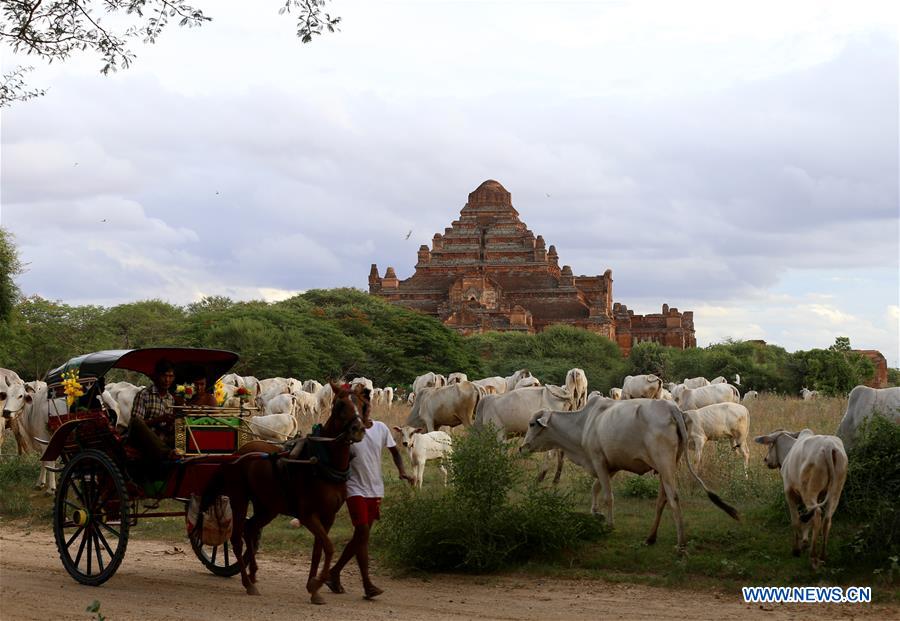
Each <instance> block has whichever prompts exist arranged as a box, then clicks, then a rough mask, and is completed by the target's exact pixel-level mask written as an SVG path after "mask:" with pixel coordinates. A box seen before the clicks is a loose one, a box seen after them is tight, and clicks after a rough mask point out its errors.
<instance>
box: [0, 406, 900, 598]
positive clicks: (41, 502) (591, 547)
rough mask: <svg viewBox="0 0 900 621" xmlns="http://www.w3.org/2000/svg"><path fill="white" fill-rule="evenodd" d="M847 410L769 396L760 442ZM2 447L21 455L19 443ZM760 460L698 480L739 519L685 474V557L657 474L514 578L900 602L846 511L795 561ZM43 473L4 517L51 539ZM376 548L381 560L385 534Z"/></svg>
mask: <svg viewBox="0 0 900 621" xmlns="http://www.w3.org/2000/svg"><path fill="white" fill-rule="evenodd" d="M845 405H846V401H845V400H842V399H821V400H818V401H812V402H802V401H799V400H795V399H783V398H779V397H768V396H763V397H761V398H760V399H759V400H758V401H756V402H755V403H752V404H751V405H750V416H751V423H750V426H751V435H754V436H755V435H759V434H762V433H767V432H770V431H772V430H774V429H778V428H784V429H790V430H799V429H802V428H804V427H809V428H810V429H813V430H814V431H816V432H818V433H834V430H835V429H836V428H837V425H838V422H839V420H840V418H841V416H842V414H843V410H844V407H845ZM407 413H408V408H405V407H403V406H395V408H394V410H393V411H392V412H391V413H390V414H387V413H385V412H380V413H378V415H376V418H380V419H381V420H384V422H386V423H387V424H388V425H394V424H400V423H402V420H403V419H404V418H405V416H406V414H407ZM457 433H464V431H462V430H460V431H458V432H457ZM4 448H5V449H7V450H14V448H13V446H12V445H11V444H10V443H7V445H6V446H5V447H4ZM751 452H752V453H751V463H750V472H749V476H747V477H745V476H744V472H743V466H742V462H741V459H740V458H739V456H738V454H736V453H733V452H732V451H730V450H729V449H728V447H727V445H725V443H722V444H717V443H710V444H708V445H707V447H706V449H705V451H704V459H703V463H702V466H701V471H700V472H701V476H702V478H703V479H704V480H705V481H706V482H707V484H708V485H709V486H710V487H711V488H713V489H715V490H716V491H718V492H719V493H720V495H721V496H722V497H723V498H724V499H725V500H726V501H728V502H730V503H731V504H733V505H735V506H736V507H737V508H738V510H739V511H740V513H741V517H742V520H741V522H735V521H733V520H731V519H730V518H728V517H727V516H726V515H725V514H724V513H723V512H721V511H720V510H718V509H717V508H716V507H714V506H713V505H712V503H710V502H709V501H708V500H707V499H706V496H705V494H703V493H702V492H701V491H700V489H699V486H697V485H696V483H695V482H693V480H692V479H691V478H690V475H689V474H688V473H687V471H686V469H685V468H684V467H683V466H682V469H681V470H682V471H681V473H680V476H679V491H680V495H681V498H682V505H683V511H684V519H685V525H686V529H687V535H688V548H687V554H686V555H684V556H679V555H677V554H676V553H675V529H674V525H673V522H672V519H671V515H670V513H669V512H668V511H667V512H666V513H665V514H664V516H663V521H662V526H661V528H660V533H659V539H658V542H657V544H656V545H655V546H645V545H644V544H643V541H644V538H645V537H646V535H647V533H648V532H649V529H650V525H651V522H652V519H653V514H654V507H655V502H656V500H655V498H656V490H657V481H656V479H655V477H652V476H650V475H645V476H643V477H635V476H633V475H629V474H627V473H620V474H619V475H618V476H617V477H616V479H614V483H615V484H614V493H615V520H616V528H615V530H613V531H611V532H609V533H608V534H607V535H606V536H604V537H603V538H601V539H600V540H599V541H596V542H593V543H588V544H579V547H577V548H576V549H572V550H569V551H568V552H567V553H566V554H565V555H564V556H563V557H561V558H557V559H554V560H552V561H544V562H540V563H530V564H526V565H523V566H521V567H518V568H514V569H513V570H512V571H513V572H514V573H521V574H522V575H527V576H542V575H552V576H556V577H579V578H584V577H596V578H603V579H605V580H611V581H621V582H640V583H646V584H652V585H664V586H672V587H679V588H689V589H690V588H709V587H718V588H721V589H726V590H736V589H737V588H739V587H740V586H742V585H817V584H837V585H850V584H853V585H871V586H873V592H874V596H875V597H876V599H878V600H881V601H900V568H898V567H897V564H896V562H895V563H894V567H866V566H859V565H857V564H855V561H854V559H853V557H852V554H851V553H849V552H848V549H847V544H848V542H849V540H850V539H851V537H852V535H853V533H854V531H855V529H856V527H857V525H856V524H853V523H851V522H850V521H849V520H845V519H842V516H841V513H840V511H839V512H838V514H837V515H836V518H835V524H834V528H833V531H832V537H831V541H830V545H829V562H828V564H827V565H826V566H825V567H824V568H823V569H821V570H820V571H818V572H813V571H812V569H811V568H810V565H809V560H808V558H807V557H806V555H805V554H804V555H803V556H801V557H800V558H794V557H792V556H791V554H790V526H789V522H788V515H787V510H786V509H785V508H784V504H783V500H782V492H781V478H780V476H779V473H778V472H777V471H771V470H768V469H767V468H766V467H765V465H764V464H763V463H762V458H763V455H764V449H763V447H761V446H760V445H757V444H755V443H754V444H753V445H752V447H751ZM4 455H6V452H4ZM539 459H540V458H539V457H532V458H530V459H525V460H523V467H524V468H525V469H527V470H529V471H534V472H536V471H537V468H538V463H539ZM383 467H384V473H385V482H386V488H387V489H386V498H385V508H386V509H389V508H390V506H391V504H392V503H396V502H408V501H410V500H412V499H413V498H414V496H415V494H416V492H415V491H413V490H411V489H410V488H409V486H408V485H407V484H405V483H401V482H400V481H399V479H398V477H397V473H396V469H395V468H394V466H393V464H392V462H391V461H390V458H389V456H388V455H387V453H385V456H384V460H383ZM37 472H38V469H37V463H36V459H35V458H34V456H28V457H25V458H18V457H12V458H8V457H5V456H4V457H3V462H2V464H0V518H2V520H3V522H6V523H9V522H10V521H14V522H15V523H16V524H18V525H19V526H21V527H22V528H27V529H30V530H34V529H45V530H46V531H47V536H48V538H50V537H52V532H51V528H50V520H49V512H50V506H51V500H50V498H49V497H48V496H47V495H45V494H44V493H43V492H37V491H33V490H32V489H31V486H32V485H33V482H34V480H36V478H37ZM529 476H530V475H529ZM441 482H442V477H441V474H440V472H439V471H438V470H437V467H436V466H434V465H432V464H429V466H428V468H427V470H426V475H425V486H426V488H439V487H441V485H442V483H441ZM560 485H561V486H562V487H563V489H564V490H566V491H567V492H569V493H571V494H572V496H573V498H574V501H575V503H576V506H577V507H578V509H579V510H582V509H583V510H584V512H588V510H589V508H590V486H591V479H590V478H589V477H588V476H587V475H586V474H585V473H584V472H583V471H582V470H581V469H580V468H578V467H576V466H574V465H573V464H571V463H567V464H566V466H565V471H564V473H563V477H562V481H561V483H560ZM350 531H351V528H350V523H349V519H348V517H347V514H346V512H345V511H342V512H341V513H340V515H339V517H338V521H337V523H336V524H335V527H334V529H333V531H332V533H333V535H334V539H335V540H336V541H338V542H339V543H340V544H343V542H344V541H346V540H347V539H348V538H349V535H350ZM132 536H134V537H138V538H151V539H161V540H168V541H171V542H172V544H173V545H179V546H180V547H181V546H186V539H185V536H184V525H183V520H182V519H181V518H165V519H156V520H145V521H143V522H141V523H140V524H139V525H138V527H137V528H135V529H133V530H132ZM298 548H300V549H304V550H309V549H311V537H310V536H309V534H308V533H307V532H306V531H305V530H304V531H301V530H296V529H293V528H291V527H290V526H289V525H288V519H287V518H279V519H277V520H276V521H275V522H273V523H272V525H270V526H269V527H268V528H267V529H266V530H265V532H264V534H263V554H285V555H286V554H291V553H294V552H295V551H296V550H297V549H298ZM372 551H373V555H374V557H375V559H376V561H377V559H378V558H379V544H378V537H377V527H376V530H375V536H374V539H373V546H372Z"/></svg>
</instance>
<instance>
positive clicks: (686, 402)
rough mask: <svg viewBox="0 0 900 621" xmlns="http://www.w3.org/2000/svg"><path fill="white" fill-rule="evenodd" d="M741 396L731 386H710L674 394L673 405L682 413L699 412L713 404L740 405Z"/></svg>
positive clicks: (688, 389)
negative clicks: (675, 404) (687, 411)
mask: <svg viewBox="0 0 900 621" xmlns="http://www.w3.org/2000/svg"><path fill="white" fill-rule="evenodd" d="M740 402H741V395H740V393H738V389H737V388H735V387H734V386H732V385H731V384H710V385H709V386H701V387H700V388H685V389H684V390H681V391H679V392H678V393H676V394H675V403H677V404H678V407H680V408H681V410H682V411H686V410H699V409H700V408H703V407H706V406H707V405H712V404H714V403H740Z"/></svg>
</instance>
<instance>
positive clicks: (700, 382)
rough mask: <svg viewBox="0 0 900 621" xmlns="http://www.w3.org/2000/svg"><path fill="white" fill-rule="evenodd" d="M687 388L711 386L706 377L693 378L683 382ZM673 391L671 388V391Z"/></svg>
mask: <svg viewBox="0 0 900 621" xmlns="http://www.w3.org/2000/svg"><path fill="white" fill-rule="evenodd" d="M681 383H682V385H683V386H684V387H685V388H700V387H701V386H709V384H710V381H709V380H708V379H706V378H705V377H691V378H689V379H685V380H684V381H683V382H681ZM669 390H671V388H670V389H669Z"/></svg>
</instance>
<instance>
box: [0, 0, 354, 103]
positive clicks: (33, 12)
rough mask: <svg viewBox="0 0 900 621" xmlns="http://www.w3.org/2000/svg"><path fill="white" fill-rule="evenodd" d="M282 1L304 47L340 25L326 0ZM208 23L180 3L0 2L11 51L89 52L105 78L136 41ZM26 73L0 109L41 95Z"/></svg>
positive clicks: (1, 30)
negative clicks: (171, 28)
mask: <svg viewBox="0 0 900 621" xmlns="http://www.w3.org/2000/svg"><path fill="white" fill-rule="evenodd" d="M280 2H281V8H280V9H279V13H282V14H284V13H289V14H291V13H292V14H294V15H296V16H297V36H298V37H299V38H300V40H301V41H302V42H303V43H309V42H310V41H312V39H313V37H315V36H317V35H321V34H323V33H324V32H334V31H335V29H336V28H337V25H338V23H340V21H341V18H340V17H336V16H335V17H332V16H331V15H329V14H328V13H327V12H326V11H325V6H326V4H327V2H328V0H280ZM104 16H106V17H109V21H106V20H104V19H103V18H104ZM211 19H212V18H211V17H209V16H208V15H206V14H205V13H204V12H203V11H202V10H201V9H199V8H197V7H194V6H192V5H190V4H188V3H187V2H185V1H184V0H4V2H3V3H2V8H0V39H2V40H3V41H4V42H5V43H6V44H7V45H8V46H9V47H10V48H11V49H12V51H13V52H17V53H22V54H27V55H31V56H37V57H38V58H40V59H42V60H46V61H47V62H54V61H57V62H59V61H64V60H67V59H68V58H69V57H70V56H72V55H73V54H77V53H79V52H84V53H92V54H95V55H97V56H99V58H100V60H101V68H100V71H101V73H103V74H108V73H109V72H110V71H116V70H117V69H119V68H121V69H126V68H128V67H129V66H130V65H131V63H132V62H133V61H134V58H135V56H134V52H132V51H131V44H132V43H133V42H134V41H135V40H142V41H143V42H145V43H155V42H156V39H157V38H158V37H159V36H160V35H161V34H162V32H163V31H164V30H165V29H166V27H167V26H168V25H169V23H170V21H171V22H176V23H177V24H178V25H179V26H187V27H189V28H192V27H196V26H202V25H203V24H204V23H206V22H208V21H210V20H211ZM25 71H27V68H22V67H20V68H18V69H16V70H14V71H12V72H10V73H8V74H6V75H4V76H3V81H2V83H0V107H3V106H5V105H9V104H10V103H12V102H13V101H25V100H26V99H30V98H31V97H36V96H38V95H41V94H43V91H42V90H41V89H34V90H28V89H27V88H26V87H25V84H24V81H23V79H22V74H23V73H24V72H25Z"/></svg>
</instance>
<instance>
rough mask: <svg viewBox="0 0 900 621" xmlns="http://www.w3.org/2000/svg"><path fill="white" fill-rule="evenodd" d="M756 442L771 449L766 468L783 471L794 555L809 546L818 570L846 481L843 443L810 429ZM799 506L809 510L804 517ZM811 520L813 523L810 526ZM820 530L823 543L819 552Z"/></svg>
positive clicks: (779, 433) (781, 434) (834, 437)
mask: <svg viewBox="0 0 900 621" xmlns="http://www.w3.org/2000/svg"><path fill="white" fill-rule="evenodd" d="M756 441H757V442H759V443H760V444H764V445H766V446H768V447H769V452H768V454H767V455H766V459H765V461H766V465H767V466H768V467H769V468H773V469H774V468H781V478H782V481H783V482H784V495H785V498H786V499H787V505H788V510H789V511H790V514H791V526H792V527H793V531H794V533H793V545H792V546H791V551H792V552H793V554H794V556H799V555H800V552H801V550H802V549H803V548H804V547H806V546H807V545H809V559H810V562H811V563H812V566H813V569H818V568H819V566H820V565H821V564H822V563H823V562H824V561H825V558H826V556H827V549H828V533H829V531H831V518H832V516H833V515H834V512H835V510H836V509H837V506H838V502H839V501H840V499H841V492H842V491H843V489H844V482H845V481H846V480H847V453H846V451H845V450H844V443H843V442H841V439H840V438H838V437H837V436H821V435H816V434H814V433H813V432H812V431H811V430H809V429H804V430H803V431H800V432H796V433H791V432H789V431H775V432H773V433H771V434H769V435H767V436H759V437H757V438H756ZM800 504H803V506H804V507H806V513H805V514H804V515H803V516H801V515H800V512H799V510H798V506H799V505H800ZM823 508H824V511H823ZM810 520H811V521H812V524H809V522H810ZM810 530H812V535H811V536H810ZM820 530H821V532H822V541H821V545H820V547H819V549H817V548H816V541H817V539H818V536H819V531H820Z"/></svg>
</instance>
